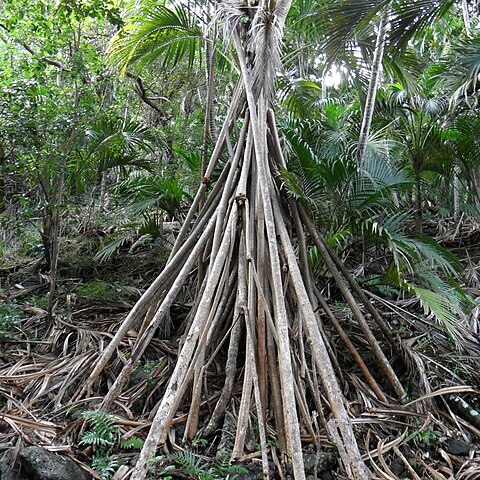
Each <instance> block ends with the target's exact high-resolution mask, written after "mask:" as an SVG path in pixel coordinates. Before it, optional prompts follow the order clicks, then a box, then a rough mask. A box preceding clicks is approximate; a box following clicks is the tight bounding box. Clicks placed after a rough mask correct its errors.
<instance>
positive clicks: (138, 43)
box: [108, 2, 204, 72]
mask: <svg viewBox="0 0 480 480" xmlns="http://www.w3.org/2000/svg"><path fill="white" fill-rule="evenodd" d="M203 41H204V35H203V31H202V28H201V26H199V25H198V23H197V17H196V16H195V15H193V14H192V12H189V11H188V9H187V8H185V7H183V6H181V5H179V6H172V7H167V6H165V5H159V4H155V3H153V2H152V3H147V4H145V5H143V6H142V7H141V8H140V9H137V10H132V11H131V12H130V13H129V14H127V16H126V19H125V26H124V27H123V29H122V30H120V32H119V33H117V35H115V37H114V38H113V40H112V42H111V44H110V46H109V48H108V54H109V57H110V61H111V63H112V64H113V65H115V66H117V67H119V68H120V70H121V71H122V72H125V70H126V69H127V68H135V69H137V70H141V69H142V68H143V67H145V66H147V65H150V64H152V63H154V62H155V61H157V60H159V59H161V62H162V65H163V66H164V67H165V66H167V65H168V66H174V65H176V64H178V62H180V61H181V60H182V59H183V58H185V57H186V58H187V61H188V65H189V67H190V68H191V67H192V66H193V64H194V61H195V59H196V56H197V54H198V52H199V51H200V50H201V48H202V43H203Z"/></svg>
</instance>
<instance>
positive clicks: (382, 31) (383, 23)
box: [357, 1, 392, 169]
mask: <svg viewBox="0 0 480 480" xmlns="http://www.w3.org/2000/svg"><path fill="white" fill-rule="evenodd" d="M391 7H392V2H391V1H390V2H389V3H388V4H387V5H386V6H385V10H384V11H383V13H382V16H381V17H380V23H379V24H378V33H377V42H376V44H375V52H374V55H373V63H372V71H371V75H370V82H369V84H368V93H367V100H366V102H365V109H364V112H363V119H362V126H361V129H360V137H359V140H358V151H357V165H358V167H359V169H362V168H363V165H364V161H365V150H366V148H367V142H368V137H369V135H370V127H371V125H372V119H373V112H374V109H375V98H376V96H377V88H378V81H379V78H380V72H381V66H382V59H383V51H384V48H385V39H386V35H387V23H388V16H389V14H390V9H391Z"/></svg>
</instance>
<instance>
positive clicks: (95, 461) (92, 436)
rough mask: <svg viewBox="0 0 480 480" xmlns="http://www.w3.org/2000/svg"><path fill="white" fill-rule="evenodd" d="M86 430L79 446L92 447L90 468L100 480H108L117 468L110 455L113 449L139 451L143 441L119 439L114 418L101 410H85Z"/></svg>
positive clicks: (116, 463) (115, 460)
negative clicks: (93, 450) (93, 452)
mask: <svg viewBox="0 0 480 480" xmlns="http://www.w3.org/2000/svg"><path fill="white" fill-rule="evenodd" d="M82 417H83V418H84V419H85V420H86V423H87V427H88V429H87V430H86V431H85V432H84V434H83V435H82V439H81V441H80V444H81V445H82V444H83V445H92V446H93V447H94V448H95V449H96V451H95V454H94V455H93V458H92V468H93V469H94V470H95V471H96V472H97V473H98V475H99V476H100V478H101V480H110V478H112V476H113V474H114V473H115V471H116V469H117V468H118V460H117V459H116V458H114V457H113V455H112V453H113V450H114V449H115V448H121V449H124V450H127V449H141V448H142V447H143V440H141V439H140V438H138V437H130V438H128V439H125V440H122V439H121V438H120V425H118V424H117V422H116V421H115V418H114V417H113V416H112V415H109V414H108V413H106V412H105V411H103V410H87V411H85V412H83V413H82Z"/></svg>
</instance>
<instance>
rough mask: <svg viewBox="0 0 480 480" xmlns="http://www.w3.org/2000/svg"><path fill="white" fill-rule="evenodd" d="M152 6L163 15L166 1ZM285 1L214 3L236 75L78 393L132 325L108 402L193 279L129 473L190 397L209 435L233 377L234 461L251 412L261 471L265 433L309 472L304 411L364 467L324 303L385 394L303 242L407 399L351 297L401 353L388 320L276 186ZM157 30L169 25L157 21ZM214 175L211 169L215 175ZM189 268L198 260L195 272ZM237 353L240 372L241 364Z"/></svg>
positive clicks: (373, 384)
mask: <svg viewBox="0 0 480 480" xmlns="http://www.w3.org/2000/svg"><path fill="white" fill-rule="evenodd" d="M158 8H161V10H162V12H163V13H165V9H166V7H158ZM289 8H290V2H289V0H278V1H276V2H275V1H270V2H263V3H261V4H260V5H253V4H252V5H247V6H245V5H236V4H231V3H225V4H220V5H219V6H218V12H217V15H216V22H218V24H219V25H221V26H223V27H224V31H225V32H227V33H226V36H225V38H224V39H223V42H224V48H227V47H226V46H227V45H231V48H232V50H233V58H234V59H235V62H236V65H237V68H238V72H239V78H238V82H237V85H236V87H235V89H234V93H233V96H232V100H231V104H230V106H229V109H228V112H227V114H226V116H225V120H224V122H223V126H222V128H221V130H220V131H219V133H218V137H217V140H216V143H215V147H214V149H213V152H212V154H211V156H210V160H209V162H208V165H206V168H205V172H204V176H203V178H202V182H201V184H200V186H199V188H198V191H197V194H196V196H195V198H194V200H193V202H192V205H191V207H190V210H189V212H188V214H187V216H186V218H185V221H184V223H183V226H182V228H181V230H180V233H179V234H178V237H177V239H176V242H175V245H174V246H173V249H172V251H171V254H170V258H169V260H168V262H167V264H166V266H165V268H164V270H163V271H162V272H161V273H160V275H159V276H158V277H157V278H156V279H155V281H154V282H153V283H152V285H151V286H150V287H149V288H148V289H147V290H146V291H145V293H144V294H143V295H142V297H141V298H140V300H139V301H138V303H137V304H136V305H135V307H134V308H133V309H132V311H131V312H130V313H129V315H128V316H127V318H126V319H125V320H124V321H123V323H122V324H121V326H120V327H119V329H118V331H117V333H116V335H115V337H114V338H113V339H112V341H111V342H110V344H109V345H108V346H107V348H106V349H105V351H104V352H103V353H102V355H101V357H100V358H99V360H98V362H97V363H96V364H95V366H94V368H93V369H92V371H91V373H90V375H89V377H88V379H87V381H86V382H85V384H84V385H83V386H82V387H81V390H80V391H79V392H78V396H82V395H85V394H88V393H89V392H90V391H91V390H92V388H93V387H94V384H95V382H96V381H97V379H98V377H99V376H100V374H101V373H102V371H103V370H104V369H105V367H106V366H107V364H108V362H109V360H110V359H111V357H112V356H113V354H114V353H115V352H116V349H117V347H118V345H119V343H120V342H121V340H122V338H123V337H124V336H125V335H126V333H127V332H128V331H130V330H131V329H132V328H138V336H137V340H136V342H135V345H134V346H133V348H132V352H131V355H130V356H129V358H128V359H127V360H126V363H125V364H124V367H123V368H122V370H121V372H120V373H119V375H118V376H117V377H116V380H115V382H114V384H113V386H112V387H111V388H110V389H109V391H108V393H107V395H106V397H105V398H104V401H103V407H104V408H106V409H109V408H111V407H112V405H113V403H114V401H115V400H116V399H117V398H118V396H119V395H120V394H121V393H122V391H123V390H124V388H125V387H126V385H127V383H128V381H129V378H130V375H131V373H132V371H133V369H134V368H135V366H136V364H137V362H138V361H139V360H140V359H141V357H142V355H143V354H144V352H145V351H146V349H147V347H148V345H149V343H150V342H151V340H152V339H153V338H154V336H155V335H156V332H157V330H158V329H159V327H160V326H161V325H162V323H164V322H165V321H166V319H167V317H168V314H169V311H170V307H171V306H172V304H173V302H174V301H175V300H176V298H177V297H178V295H179V293H180V291H181V289H182V288H183V287H184V285H185V283H186V282H187V280H189V279H191V278H192V276H196V277H195V278H196V282H197V289H196V292H197V294H196V298H195V301H194V304H193V306H191V309H190V312H189V314H188V316H187V319H186V321H185V322H183V323H182V325H181V327H180V329H179V331H178V332H176V336H177V337H178V339H179V343H180V347H179V351H178V357H177V360H176V363H175V367H174V369H173V372H172V374H171V376H170V378H169V381H168V385H167V386H166V389H165V391H164V393H163V397H162V399H161V401H160V403H159V405H158V408H157V409H156V413H155V416H154V419H153V422H152V425H151V427H150V430H149V433H148V436H147V439H146V441H145V444H144V447H143V449H142V452H141V454H140V457H139V459H138V461H137V464H136V466H135V468H134V471H133V476H132V478H134V479H135V480H140V479H142V480H143V479H144V478H145V477H146V475H147V472H148V467H149V464H150V461H151V458H152V455H154V453H155V451H156V449H157V447H158V446H159V445H163V444H165V443H166V442H167V439H168V434H169V431H170V428H171V426H172V422H173V420H174V417H175V414H176V413H177V411H178V410H179V409H180V408H181V406H182V404H183V402H184V400H185V398H186V397H188V398H190V401H189V402H188V403H189V412H188V415H187V420H186V428H185V434H184V438H185V439H193V438H194V437H195V435H196V434H197V433H198V431H199V428H202V432H203V435H206V436H208V435H211V434H212V433H214V432H215V431H216V429H217V428H218V427H219V426H220V425H221V422H222V421H223V418H224V417H225V413H226V411H228V409H229V408H230V404H231V403H230V400H231V398H232V393H233V387H234V384H235V383H241V384H242V385H243V386H242V391H241V400H240V405H239V408H238V411H237V415H236V417H237V420H236V432H235V442H234V445H233V451H232V454H231V456H232V459H237V458H240V457H241V456H242V453H243V451H244V447H245V442H246V436H247V427H248V424H249V418H250V415H251V410H252V409H253V410H254V411H255V414H256V422H257V425H258V434H257V435H258V436H257V438H256V440H257V441H258V443H259V444H260V445H261V451H262V465H263V473H264V476H265V478H268V457H267V455H268V447H267V432H268V431H270V429H274V430H275V431H276V433H277V438H278V442H279V449H280V452H281V458H282V461H283V462H284V463H287V464H289V465H291V467H292V469H293V473H294V477H295V478H296V479H303V478H305V469H304V464H303V454H302V444H301V432H302V431H307V432H309V433H310V435H311V436H312V438H317V440H318V436H317V435H318V433H316V431H315V427H314V425H315V422H316V420H315V419H314V418H313V417H314V416H315V415H316V414H315V413H313V412H312V410H314V411H316V412H317V414H318V415H319V418H320V419H321V420H322V422H323V428H324V429H325V431H326V432H327V434H328V436H329V438H330V439H331V440H332V441H333V442H334V443H335V444H336V445H337V446H338V452H339V456H340V460H341V464H342V467H343V469H344V471H345V472H346V474H347V475H348V478H352V479H365V478H369V477H370V473H369V471H368V469H367V467H366V465H365V464H364V461H363V460H362V456H361V454H360V450H359V447H358V444H357V440H356V438H355V434H354V430H353V428H352V422H351V419H350V416H349V414H348V413H347V407H346V400H345V398H344V396H343V393H342V390H341V388H340V386H339V382H338V380H337V377H338V375H339V374H340V370H339V368H340V367H339V365H338V360H337V359H336V356H335V353H334V350H333V348H332V345H331V343H330V339H329V338H328V336H327V335H326V333H325V330H324V328H323V324H322V322H323V320H322V316H321V315H320V311H322V312H323V313H324V315H326V317H327V318H328V319H329V320H330V321H331V323H332V325H334V327H335V329H336V330H337V331H338V333H339V335H340V336H341V338H342V339H343V341H344V343H345V345H346V347H347V348H348V350H349V352H350V354H351V355H352V357H353V358H354V360H355V362H356V363H357V364H358V366H359V368H360V370H361V372H362V374H363V376H364V378H365V381H366V382H367V383H368V385H369V387H370V388H371V389H372V392H374V395H375V396H376V397H377V399H378V400H380V401H386V400H387V396H386V393H385V392H384V390H383V389H382V388H381V387H380V386H379V384H378V383H377V380H376V379H375V378H374V376H373V375H372V373H371V372H370V371H369V369H368V367H367V366H366V364H365V363H364V361H363V360H362V357H361V355H360V354H359V352H358V350H357V349H356V347H355V345H354V344H353V343H352V341H351V340H350V339H349V338H348V334H346V332H344V331H343V329H342V327H341V326H340V325H339V323H338V321H337V320H336V318H335V315H334V314H333V312H332V310H331V309H330V307H329V306H328V303H327V301H326V299H325V298H324V297H323V295H322V293H321V292H320V290H319V289H318V288H317V286H316V285H315V283H314V281H313V278H312V274H311V270H310V266H309V263H308V254H307V239H308V241H309V242H311V243H313V244H314V245H315V246H316V248H317V249H318V252H319V254H320V256H321V258H322V260H323V262H324V263H325V266H326V268H327V270H328V271H329V272H330V274H331V276H332V278H333V279H334V281H335V282H336V284H337V286H338V289H339V291H340V292H341V294H342V296H343V297H344V299H345V301H346V303H347V305H348V307H349V308H350V310H351V312H352V315H353V318H354V319H355V321H356V322H357V324H358V326H359V328H360V329H361V331H362V332H363V335H364V337H365V339H366V342H367V344H368V346H369V348H370V349H371V351H372V352H373V354H374V355H375V358H376V360H377V363H378V365H379V367H380V371H381V372H382V374H383V376H384V377H385V379H386V380H385V381H386V383H387V384H388V385H389V388H388V393H391V394H393V395H395V396H397V398H398V399H403V398H405V396H406V393H405V390H404V388H403V387H402V385H401V383H400V381H399V379H398V377H397V375H396V374H395V372H394V370H393V368H392V367H391V365H390V363H389V361H388V359H387V357H386V355H385V353H384V351H383V350H382V347H381V346H380V344H379V341H378V340H377V338H376V337H375V335H374V333H373V331H372V329H371V326H370V324H369V323H368V322H367V321H366V318H365V316H364V313H363V310H362V309H361V308H360V306H359V303H357V299H356V298H355V296H354V294H355V295H356V297H357V298H358V299H359V300H360V301H361V303H363V306H364V308H365V309H366V310H367V311H368V313H369V314H370V315H371V316H372V319H373V321H374V322H375V324H376V326H377V328H378V330H379V331H380V332H381V333H382V337H383V339H384V340H385V341H386V343H387V344H388V345H389V347H390V348H392V349H394V350H395V351H396V352H397V354H398V355H401V349H399V348H398V345H397V341H396V339H395V338H394V336H393V334H392V332H391V330H390V327H389V326H388V324H387V323H386V322H385V321H384V320H383V319H382V317H381V316H380V314H379V313H378V311H377V310H376V309H375V308H374V306H373V305H372V304H371V303H370V302H369V300H368V298H367V297H366V295H365V293H364V292H363V290H362V289H361V288H360V287H359V285H358V284H357V283H356V281H355V279H354V278H353V277H352V276H351V275H350V274H349V272H348V270H347V269H346V268H345V266H344V265H343V264H342V262H341V261H340V260H339V258H338V257H337V256H336V255H335V253H334V252H333V251H332V250H331V249H330V248H329V246H328V244H327V243H326V241H325V240H324V238H323V237H322V235H321V234H320V233H319V232H318V231H317V230H316V228H315V227H314V225H313V223H312V221H311V220H310V217H309V215H308V212H307V210H306V208H305V206H304V205H302V202H301V201H300V200H299V201H296V200H295V199H294V198H293V197H292V196H291V195H289V194H288V192H287V191H286V190H285V188H284V185H283V182H282V180H281V177H280V175H279V172H280V171H281V170H284V169H285V168H286V163H285V160H284V155H283V152H282V144H281V141H280V139H279V135H278V132H277V126H276V121H275V115H274V111H273V106H274V102H273V100H274V92H275V79H276V72H277V70H278V69H279V68H280V51H281V47H282V45H281V41H282V33H283V28H284V22H285V18H286V16H287V13H288V11H289ZM130 31H131V30H130ZM152 31H155V29H153V30H152ZM159 31H161V34H162V35H165V32H166V29H165V28H164V29H163V30H159ZM128 32H129V29H126V31H125V33H124V35H125V37H124V38H126V42H127V43H128V42H129V41H131V39H129V38H128ZM197 32H198V31H197ZM162 38H163V39H165V37H162ZM197 39H198V38H197ZM177 40H178V39H177ZM175 42H176V40H175V38H172V39H171V41H170V42H165V43H164V47H165V49H167V50H168V48H177V47H175ZM172 46H173V47H172ZM131 47H132V49H131V50H128V51H129V52H130V53H129V56H130V58H136V57H135V55H136V54H137V53H138V52H136V51H135V47H139V48H143V46H142V44H141V41H139V42H133V43H131ZM165 49H164V50H163V52H164V53H165V52H166V51H167V50H165ZM177 51H178V50H177ZM144 53H145V52H144ZM220 160H221V161H220ZM219 167H221V170H220V173H219ZM215 171H216V172H217V175H219V176H218V178H217V180H216V181H215V182H214V181H213V174H214V172H215ZM297 252H298V255H297ZM199 264H201V265H203V268H202V269H199V268H197V267H198V265H199ZM202 272H204V273H202ZM352 292H353V293H352ZM220 351H223V352H225V355H224V357H222V356H219V352H220ZM222 358H223V360H222ZM215 362H221V363H222V369H223V371H224V376H225V380H224V384H223V388H222V389H221V391H220V392H219V395H218V397H217V400H216V404H215V407H214V408H213V409H212V411H211V412H210V414H209V415H207V416H206V418H205V417H203V416H202V415H201V414H202V413H203V412H202V410H201V402H202V397H203V395H208V390H207V388H208V386H206V377H207V374H208V372H209V371H211V369H212V368H214V365H215ZM240 362H243V363H244V368H243V369H240V368H238V365H239V364H240ZM325 399H326V402H325ZM327 405H328V406H327ZM327 409H328V410H327Z"/></svg>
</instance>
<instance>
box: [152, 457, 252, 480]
mask: <svg viewBox="0 0 480 480" xmlns="http://www.w3.org/2000/svg"><path fill="white" fill-rule="evenodd" d="M161 458H162V457H161ZM165 459H166V460H171V461H173V462H174V464H175V465H176V466H177V467H178V468H179V469H181V470H182V471H183V473H184V475H186V476H188V478H191V479H196V480H234V479H235V478H237V477H238V476H239V475H240V474H242V473H247V472H248V471H247V469H246V468H245V467H243V466H241V465H231V464H230V463H229V461H228V459H225V458H222V459H219V460H217V461H216V462H215V463H213V464H210V463H208V462H205V461H204V460H202V458H201V457H199V456H198V455H196V454H195V453H193V452H191V451H183V452H174V453H172V454H170V455H168V457H163V460H165ZM171 467H172V466H171V465H170V466H168V467H166V468H164V469H163V470H162V471H161V472H160V475H161V477H160V478H162V479H163V480H169V479H171V478H172V477H171V475H169V473H170V472H171V471H172V470H173V469H172V468H171Z"/></svg>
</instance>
